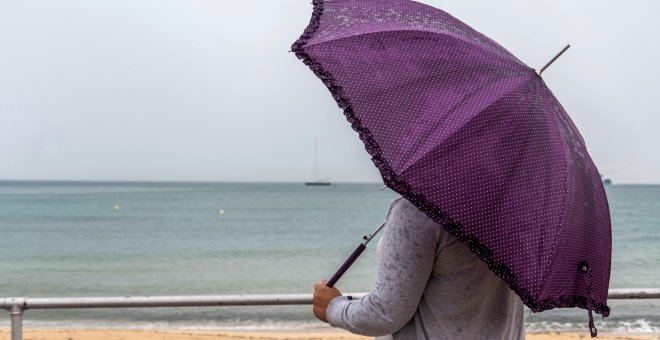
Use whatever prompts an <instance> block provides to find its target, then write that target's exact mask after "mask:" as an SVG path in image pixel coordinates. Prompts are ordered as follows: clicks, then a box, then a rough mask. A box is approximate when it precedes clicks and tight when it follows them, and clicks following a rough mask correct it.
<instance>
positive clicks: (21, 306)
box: [0, 288, 660, 340]
mask: <svg viewBox="0 0 660 340" xmlns="http://www.w3.org/2000/svg"><path fill="white" fill-rule="evenodd" d="M365 294H366V293H347V294H346V295H351V296H353V297H355V298H360V297H362V296H364V295H365ZM607 298H608V299H660V288H626V289H610V291H609V292H608V294H607ZM310 304H312V294H253V295H189V296H185V295H184V296H123V297H54V298H24V297H12V298H0V306H1V307H2V308H3V309H6V310H8V311H9V313H10V314H11V339H12V340H21V339H23V312H24V311H25V310H28V309H74V308H150V307H222V306H268V305H310Z"/></svg>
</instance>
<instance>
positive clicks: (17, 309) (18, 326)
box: [9, 298, 25, 340]
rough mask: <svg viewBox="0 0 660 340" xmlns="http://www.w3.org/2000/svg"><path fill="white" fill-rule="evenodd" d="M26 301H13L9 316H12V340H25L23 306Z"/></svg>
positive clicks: (10, 303)
mask: <svg viewBox="0 0 660 340" xmlns="http://www.w3.org/2000/svg"><path fill="white" fill-rule="evenodd" d="M24 304H25V299H22V298H18V299H11V300H10V301H9V305H10V307H9V314H11V340H23V306H24Z"/></svg>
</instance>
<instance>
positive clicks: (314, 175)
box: [305, 138, 332, 185]
mask: <svg viewBox="0 0 660 340" xmlns="http://www.w3.org/2000/svg"><path fill="white" fill-rule="evenodd" d="M331 184H332V183H330V181H329V180H328V179H327V178H321V177H320V175H319V169H318V140H317V139H316V138H314V152H313V153H312V160H311V162H310V165H309V168H308V169H307V181H305V185H331Z"/></svg>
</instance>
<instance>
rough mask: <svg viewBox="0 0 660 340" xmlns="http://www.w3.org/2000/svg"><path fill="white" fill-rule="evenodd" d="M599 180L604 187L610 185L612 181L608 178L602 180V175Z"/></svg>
mask: <svg viewBox="0 0 660 340" xmlns="http://www.w3.org/2000/svg"><path fill="white" fill-rule="evenodd" d="M600 180H601V181H603V184H604V185H610V184H612V180H611V179H609V178H603V174H600Z"/></svg>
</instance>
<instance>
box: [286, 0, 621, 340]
mask: <svg viewBox="0 0 660 340" xmlns="http://www.w3.org/2000/svg"><path fill="white" fill-rule="evenodd" d="M313 4H314V10H313V15H312V18H311V20H310V23H309V25H308V27H307V28H306V29H305V31H304V33H303V34H302V35H301V37H300V38H299V39H298V40H297V41H296V42H295V43H294V44H293V46H292V51H293V52H294V53H295V54H296V57H298V58H299V59H300V60H302V61H303V63H305V64H306V65H307V66H308V67H309V68H310V69H311V70H312V71H313V72H314V74H315V75H316V76H317V77H318V78H319V79H320V80H322V82H323V84H324V85H325V86H326V87H327V88H328V90H329V91H330V93H331V94H332V97H333V99H334V100H335V101H336V102H337V105H338V106H339V107H340V108H341V109H342V110H343V113H344V115H345V116H346V118H347V120H348V122H349V123H350V124H351V127H352V128H353V130H355V131H356V132H357V133H358V134H359V137H360V139H361V140H362V141H363V143H364V146H365V149H366V151H367V152H368V153H369V155H370V156H371V159H372V161H373V162H374V165H375V166H376V167H377V168H378V170H379V172H380V174H381V176H382V179H383V181H384V183H385V185H387V187H389V188H390V189H391V190H393V191H395V192H397V193H399V194H401V196H402V197H403V198H401V199H399V200H396V201H395V202H394V203H393V205H392V207H391V209H390V213H389V214H388V219H387V222H386V227H385V234H384V236H383V239H382V252H381V256H380V259H379V268H378V274H377V279H376V282H375V285H374V287H373V289H372V290H371V292H370V293H369V294H368V295H367V296H365V297H363V298H362V299H359V300H351V298H350V297H343V296H341V293H340V292H339V291H338V290H335V289H333V288H332V286H333V285H334V281H335V278H333V279H331V282H328V284H327V285H326V284H325V283H324V282H321V283H319V284H316V285H315V296H314V313H315V315H317V316H318V317H319V318H320V319H321V320H324V321H329V322H330V324H332V325H335V326H340V327H343V328H346V329H348V330H351V331H354V332H356V333H358V334H365V335H383V334H393V335H394V338H399V339H415V338H416V339H438V338H441V339H442V338H446V339H454V338H458V339H517V338H522V337H524V331H523V323H522V305H523V304H524V305H525V306H527V307H528V308H530V309H531V310H532V311H533V312H542V311H545V310H550V309H554V308H570V307H578V308H583V309H585V310H587V312H588V318H589V323H588V325H589V330H590V333H591V336H596V335H597V332H596V328H595V326H594V322H593V314H592V313H593V312H596V313H599V314H601V315H602V316H604V317H606V316H609V313H610V308H609V307H608V306H607V293H608V288H609V279H610V266H611V252H612V236H611V223H610V214H609V206H608V202H607V197H606V195H605V190H604V187H603V183H602V181H601V179H600V175H599V171H598V169H597V168H596V166H595V164H594V163H593V161H592V159H591V157H590V156H589V153H588V152H587V149H586V144H585V141H584V139H583V138H582V136H581V134H580V132H579V131H578V129H577V127H576V126H575V124H574V123H573V121H572V120H571V118H570V117H569V116H568V113H567V112H566V111H565V110H564V108H563V107H562V105H561V104H560V103H559V100H558V99H557V98H556V97H555V96H554V94H553V93H552V91H550V89H549V88H548V86H547V85H546V83H545V81H544V80H543V78H542V77H541V75H542V73H543V71H544V70H545V69H546V68H547V66H548V65H549V64H550V63H552V62H553V61H554V60H555V59H556V57H555V58H554V59H552V60H551V62H550V63H548V64H547V65H546V66H545V67H543V68H541V69H540V70H538V71H537V70H534V69H533V68H531V67H529V66H527V65H525V64H524V63H523V62H521V61H520V60H518V59H517V58H516V57H515V56H514V55H513V54H511V53H510V52H509V51H507V50H506V49H504V48H503V47H502V46H500V45H499V44H497V43H496V42H495V41H493V40H491V39H490V38H488V37H486V36H485V35H483V34H481V33H479V32H477V31H475V30H474V29H472V28H471V27H469V26H468V25H466V24H465V23H463V22H461V21H460V20H458V19H456V18H454V17H452V16H451V15H449V14H447V13H445V12H443V11H441V10H438V9H436V8H433V7H430V6H427V5H424V4H420V3H417V2H415V1H409V0H396V1H392V0H368V1H367V0H325V1H324V0H314V1H313ZM567 48H568V46H567ZM565 50H566V48H565V49H564V50H563V51H565ZM563 51H562V52H563ZM560 54H561V53H560ZM362 250H364V246H362V247H361V248H358V250H356V252H355V253H354V254H353V255H352V256H351V257H350V258H349V261H347V263H346V264H345V265H344V266H342V268H341V269H340V271H339V272H338V273H343V272H344V271H345V270H346V268H347V266H348V265H350V263H351V261H352V260H354V259H355V258H356V257H357V256H359V253H360V252H361V251H362ZM336 276H337V275H335V277H336Z"/></svg>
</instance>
